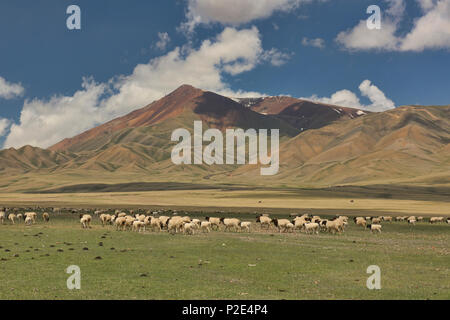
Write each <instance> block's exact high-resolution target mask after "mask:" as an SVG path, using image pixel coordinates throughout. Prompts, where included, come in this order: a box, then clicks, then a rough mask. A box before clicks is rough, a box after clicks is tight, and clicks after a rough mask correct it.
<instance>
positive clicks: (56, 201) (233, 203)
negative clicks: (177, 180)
mask: <svg viewBox="0 0 450 320" xmlns="http://www.w3.org/2000/svg"><path fill="white" fill-rule="evenodd" d="M350 200H351V199H349V198H337V197H336V198H335V197H330V198H325V197H317V198H316V197H302V196H299V195H298V194H293V193H290V192H288V191H242V190H239V191H223V190H181V191H180V190H177V191H147V192H112V193H65V194H20V193H2V194H0V204H1V205H8V206H24V205H51V206H62V205H67V206H91V207H95V206H168V207H170V206H176V207H205V208H206V207H216V208H217V207H219V208H220V207H222V208H231V207H241V208H250V209H252V210H254V209H257V208H286V209H289V208H295V209H299V210H308V209H326V210H327V209H334V210H342V213H346V212H348V211H351V212H353V213H358V211H359V210H360V211H361V212H364V211H367V210H369V211H373V212H379V213H380V214H382V213H398V214H405V215H418V214H420V215H441V216H448V215H450V203H449V202H444V201H419V200H399V199H374V198H367V199H365V198H358V199H355V200H354V201H353V202H351V201H350ZM361 214H362V213H361Z"/></svg>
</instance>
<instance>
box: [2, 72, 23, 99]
mask: <svg viewBox="0 0 450 320" xmlns="http://www.w3.org/2000/svg"><path fill="white" fill-rule="evenodd" d="M24 92H25V89H24V88H23V87H22V85H21V84H20V83H11V82H8V81H6V79H5V78H2V77H0V98H3V99H13V98H15V97H19V96H21V95H22V94H23V93H24Z"/></svg>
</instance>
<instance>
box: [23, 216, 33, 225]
mask: <svg viewBox="0 0 450 320" xmlns="http://www.w3.org/2000/svg"><path fill="white" fill-rule="evenodd" d="M32 224H33V219H31V217H26V218H25V225H27V226H31V225H32Z"/></svg>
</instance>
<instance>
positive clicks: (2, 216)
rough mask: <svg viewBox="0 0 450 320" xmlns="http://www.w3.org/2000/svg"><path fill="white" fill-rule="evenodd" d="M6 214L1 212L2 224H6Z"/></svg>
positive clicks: (0, 219)
mask: <svg viewBox="0 0 450 320" xmlns="http://www.w3.org/2000/svg"><path fill="white" fill-rule="evenodd" d="M5 214H6V213H5V212H4V211H0V222H1V223H2V224H4V223H5Z"/></svg>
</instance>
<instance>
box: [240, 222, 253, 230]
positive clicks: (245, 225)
mask: <svg viewBox="0 0 450 320" xmlns="http://www.w3.org/2000/svg"><path fill="white" fill-rule="evenodd" d="M251 225H252V223H251V222H248V221H243V222H241V224H240V227H241V231H242V230H246V231H247V232H250V226H251Z"/></svg>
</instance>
